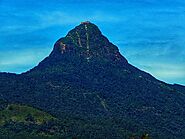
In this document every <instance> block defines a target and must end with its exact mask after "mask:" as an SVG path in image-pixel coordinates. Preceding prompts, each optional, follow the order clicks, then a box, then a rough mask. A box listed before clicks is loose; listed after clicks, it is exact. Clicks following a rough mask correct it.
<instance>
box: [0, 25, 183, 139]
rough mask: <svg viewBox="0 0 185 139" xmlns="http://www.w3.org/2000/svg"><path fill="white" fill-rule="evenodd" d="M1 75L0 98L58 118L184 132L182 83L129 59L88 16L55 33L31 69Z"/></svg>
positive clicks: (159, 134)
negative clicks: (56, 37)
mask: <svg viewBox="0 0 185 139" xmlns="http://www.w3.org/2000/svg"><path fill="white" fill-rule="evenodd" d="M0 76H1V77H2V78H1V80H0V94H1V97H2V98H4V99H7V100H9V101H12V102H21V103H26V104H30V105H33V106H35V107H38V108H40V109H43V110H46V111H48V112H50V113H52V114H54V115H55V116H58V117H60V118H66V117H72V118H74V119H78V120H79V119H83V120H86V122H87V121H88V123H99V122H100V121H101V122H102V125H103V129H104V130H103V129H102V132H104V131H105V130H107V129H108V130H110V131H109V132H110V134H112V135H113V134H114V135H116V136H117V137H118V138H121V137H123V136H122V132H121V131H123V132H124V134H126V132H127V131H129V132H140V131H141V132H147V133H149V134H151V136H152V137H154V138H163V139H164V138H184V137H185V127H184V125H183V124H182V123H185V117H184V112H185V103H184V102H185V91H184V90H185V89H184V87H183V86H182V87H181V88H179V87H178V86H175V87H174V86H173V85H168V84H166V83H164V82H161V81H159V80H157V79H155V78H154V77H153V76H151V75H150V74H148V73H146V72H143V71H141V70H139V69H137V68H136V67H134V66H132V65H130V64H129V63H128V61H127V60H126V59H125V58H124V57H123V56H122V55H121V54H120V53H119V50H118V48H117V47H116V46H115V45H114V44H112V43H111V42H109V40H108V39H107V38H106V37H105V36H103V35H102V33H101V31H100V30H99V29H98V27H97V26H96V25H94V24H92V23H90V22H83V23H81V24H80V25H79V26H77V27H75V28H74V29H72V30H71V31H69V33H68V34H67V35H66V36H65V37H64V38H61V39H59V40H58V41H57V42H56V43H55V45H54V48H53V51H52V52H51V54H50V55H49V56H48V57H47V58H45V59H44V60H43V61H41V62H40V63H39V65H38V66H36V67H35V68H33V69H31V70H30V71H28V72H26V73H24V74H21V75H11V74H10V75H9V74H5V73H2V75H1V74H0ZM105 121H106V122H105ZM103 123H104V124H103ZM105 123H108V125H107V124H105ZM80 125H81V124H80ZM102 125H101V126H102ZM79 132H80V131H79ZM92 132H93V133H95V132H96V131H95V129H93V130H92ZM107 132H108V131H107Z"/></svg>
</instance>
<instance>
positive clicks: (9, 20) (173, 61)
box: [0, 0, 185, 85]
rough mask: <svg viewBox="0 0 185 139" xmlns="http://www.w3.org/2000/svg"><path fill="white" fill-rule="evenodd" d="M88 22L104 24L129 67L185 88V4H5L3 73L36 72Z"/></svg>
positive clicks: (128, 0)
mask: <svg viewBox="0 0 185 139" xmlns="http://www.w3.org/2000/svg"><path fill="white" fill-rule="evenodd" d="M86 20H89V21H91V22H93V23H95V24H96V25H98V26H99V28H100V29H101V31H102V33H103V34H104V35H105V36H107V37H108V38H109V40H110V41H111V42H113V43H114V44H116V45H117V46H118V47H119V49H120V52H121V53H122V54H123V55H124V56H125V57H126V58H127V59H128V61H129V63H131V64H133V65H134V66H136V67H138V68H140V69H142V70H144V71H147V72H149V73H151V74H152V75H153V76H155V77H156V78H158V79H160V80H162V81H165V82H167V83H179V84H184V85H185V2H183V0H163V1H162V0H114V1H110V2H109V1H108V0H106V1H105V0H91V2H89V1H87V0H0V21H1V22H0V71H2V72H15V73H21V72H25V71H27V70H29V69H30V68H33V67H34V66H35V65H37V64H38V63H39V62H40V61H41V60H42V59H43V58H44V57H46V56H47V55H49V53H50V52H51V50H52V48H53V44H54V43H55V41H56V40H57V39H59V38H60V37H63V36H65V35H66V33H67V32H68V31H69V30H71V29H72V28H73V27H74V26H77V25H78V24H79V23H80V22H81V21H86Z"/></svg>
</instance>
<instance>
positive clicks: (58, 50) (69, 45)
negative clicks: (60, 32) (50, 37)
mask: <svg viewBox="0 0 185 139" xmlns="http://www.w3.org/2000/svg"><path fill="white" fill-rule="evenodd" d="M66 54H72V55H78V56H80V57H83V58H85V59H87V61H90V59H92V58H93V57H94V58H106V59H112V60H114V61H122V62H123V61H124V62H126V63H127V60H126V59H125V58H124V57H123V56H122V55H121V54H120V53H119V50H118V48H117V47H116V46H115V45H113V44H112V43H111V42H109V40H108V39H107V38H106V37H105V36H104V35H102V33H101V31H100V29H99V28H98V26H96V25H95V24H93V23H91V22H89V21H85V22H81V23H80V25H78V26H76V27H75V28H74V29H72V30H70V31H69V32H68V33H67V35H66V36H65V37H63V38H60V39H59V40H58V41H57V42H56V43H55V45H54V49H53V51H52V53H51V55H50V56H53V55H54V56H56V55H58V56H62V55H66Z"/></svg>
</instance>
